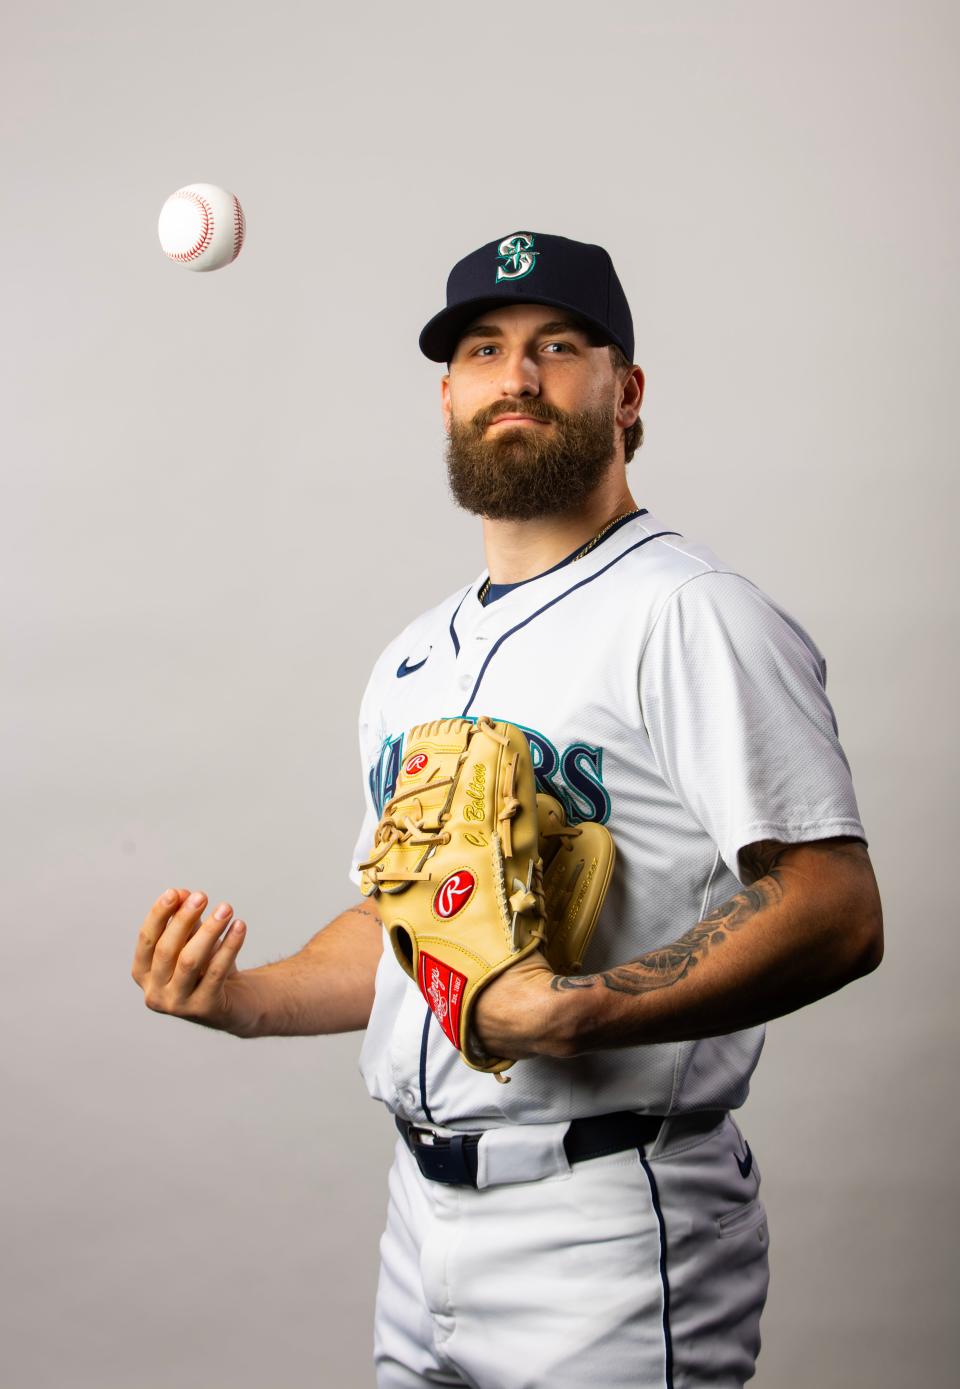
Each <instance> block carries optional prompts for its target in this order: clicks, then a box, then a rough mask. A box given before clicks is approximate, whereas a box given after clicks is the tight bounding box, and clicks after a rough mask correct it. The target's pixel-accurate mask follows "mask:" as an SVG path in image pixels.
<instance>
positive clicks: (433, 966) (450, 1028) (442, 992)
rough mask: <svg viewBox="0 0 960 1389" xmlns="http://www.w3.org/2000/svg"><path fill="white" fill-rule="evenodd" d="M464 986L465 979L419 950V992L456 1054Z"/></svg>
mask: <svg viewBox="0 0 960 1389" xmlns="http://www.w3.org/2000/svg"><path fill="white" fill-rule="evenodd" d="M466 986H467V978H466V975H464V974H458V973H457V971H456V970H455V969H451V968H450V966H449V965H445V964H444V963H443V962H442V961H441V960H435V959H434V958H433V956H432V955H427V954H425V953H424V952H423V951H422V950H421V952H420V992H421V993H422V994H423V996H424V998H425V999H426V1000H427V1002H428V1003H429V1004H430V1007H431V1008H432V1009H433V1015H434V1017H435V1018H436V1020H437V1022H438V1023H439V1024H440V1026H441V1027H442V1028H443V1030H444V1032H445V1033H446V1035H447V1037H449V1039H450V1041H451V1042H452V1043H453V1045H454V1046H455V1047H456V1048H457V1051H459V1050H460V1005H461V1003H462V1002H463V992H464V989H465V988H466Z"/></svg>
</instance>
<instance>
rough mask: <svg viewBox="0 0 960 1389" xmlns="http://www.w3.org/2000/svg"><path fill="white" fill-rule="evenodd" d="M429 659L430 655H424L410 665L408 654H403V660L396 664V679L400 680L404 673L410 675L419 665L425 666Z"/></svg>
mask: <svg viewBox="0 0 960 1389" xmlns="http://www.w3.org/2000/svg"><path fill="white" fill-rule="evenodd" d="M429 659H430V656H429V654H428V655H426V656H424V658H423V660H422V661H418V662H417V663H416V665H414V666H412V665H410V664H409V660H410V658H409V656H404V658H403V660H402V661H401V662H400V664H399V665H398V666H397V679H398V680H402V679H403V677H404V676H405V675H412V674H413V672H414V671H415V670H419V669H420V667H421V666H425V665H426V664H427V662H428V661H429Z"/></svg>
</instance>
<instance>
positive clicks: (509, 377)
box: [500, 348, 540, 396]
mask: <svg viewBox="0 0 960 1389" xmlns="http://www.w3.org/2000/svg"><path fill="white" fill-rule="evenodd" d="M500 393H501V395H511V396H521V395H539V394H540V373H539V372H538V370H537V364H536V362H535V361H534V359H533V357H531V355H530V354H529V352H526V351H524V350H523V349H522V348H517V350H516V351H515V352H509V353H507V354H506V355H505V356H504V358H503V374H502V376H501V378H500Z"/></svg>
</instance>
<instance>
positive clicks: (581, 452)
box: [446, 396, 616, 521]
mask: <svg viewBox="0 0 960 1389" xmlns="http://www.w3.org/2000/svg"><path fill="white" fill-rule="evenodd" d="M514 414H516V415H530V416H532V417H533V418H534V419H539V420H552V421H553V428H552V429H550V430H544V429H539V428H538V427H537V426H536V425H529V424H520V425H516V426H514V425H512V424H509V423H507V424H501V425H498V426H497V427H496V430H495V431H494V434H493V437H492V438H490V439H486V438H484V430H485V429H486V427H487V425H488V424H489V423H490V421H491V420H494V419H496V418H497V417H498V416H499V415H514ZM613 416H614V410H613V403H612V402H611V403H610V404H609V405H602V406H600V407H599V408H598V409H596V410H580V411H577V412H574V413H568V412H567V411H564V410H558V409H557V408H556V407H555V406H552V405H547V404H545V403H544V402H543V401H541V400H539V399H538V398H537V397H536V396H531V397H529V398H528V399H524V400H498V401H496V402H495V403H494V404H493V405H488V406H485V407H484V409H482V410H478V411H477V413H476V414H475V415H474V416H473V419H471V420H468V421H467V422H465V423H460V422H459V421H457V420H455V419H451V422H450V438H449V440H448V442H447V455H446V456H447V473H448V476H449V479H450V490H451V492H452V493H453V496H454V500H455V501H456V502H457V503H458V504H459V505H460V506H462V507H463V509H464V510H465V511H471V512H473V513H474V514H475V515H477V516H488V517H490V518H491V519H494V520H498V521H529V520H531V519H533V518H534V517H537V516H556V515H559V514H561V513H563V512H567V511H572V510H574V509H575V508H577V507H578V506H579V505H580V504H581V503H582V502H583V501H584V500H585V498H586V497H588V496H589V495H590V493H591V492H592V491H593V490H594V488H595V487H596V486H597V484H598V483H599V481H600V480H601V478H602V477H603V475H604V474H605V473H606V471H607V470H608V468H609V467H610V465H611V464H612V462H613V458H614V447H615V442H616V435H615V431H614V418H613Z"/></svg>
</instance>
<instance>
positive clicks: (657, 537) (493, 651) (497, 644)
mask: <svg viewBox="0 0 960 1389" xmlns="http://www.w3.org/2000/svg"><path fill="white" fill-rule="evenodd" d="M680 534H681V532H680V531H656V532H655V533H654V534H653V535H645V536H644V537H643V539H642V540H638V541H636V543H635V544H633V545H628V547H627V548H626V549H625V550H623V551H621V553H620V554H619V555H616V556H614V558H613V559H612V560H610V561H609V562H608V563H607V564H605V565H604V566H603V568H602V569H598V570H597V571H596V573H594V574H588V575H587V577H586V578H585V579H581V580H580V582H579V583H576V584H571V586H570V587H569V588H567V589H564V591H563V593H558V594H557V596H556V598H551V599H550V602H549V603H544V605H543V607H542V608H537V610H536V612H533V613H531V614H530V616H529V617H525V618H524V619H523V621H522V622H518V623H517V624H516V626H515V627H511V628H510V629H509V631H507V632H503V633H502V634H501V635H500V636H499V637H497V640H496V641H495V642H494V643H493V645H492V646H491V648H490V650H489V651H488V652H487V654H486V656H485V657H484V661H483V665H482V666H481V667H480V674H479V675H478V676H477V678H476V680H475V682H474V686H473V689H472V690H471V692H470V698H469V699H468V700H467V702H466V704H465V705H464V707H463V712H462V714H461V718H465V717H466V715H467V713H468V712H469V709H470V705H471V704H472V703H473V701H474V700H475V699H476V697H477V691H478V690H479V689H480V683H481V681H482V680H483V677H484V675H486V673H487V667H488V666H489V664H490V662H491V661H492V660H493V658H494V656H495V655H496V654H497V652H498V651H499V649H500V647H501V646H502V645H503V643H504V642H505V641H506V640H507V638H508V637H512V636H513V634H514V632H519V631H520V629H521V628H523V627H526V626H527V624H528V623H529V622H532V621H533V620H534V618H535V617H539V616H540V614H541V613H545V612H546V611H547V610H548V609H549V608H552V607H553V606H554V604H556V603H559V602H561V601H562V600H563V599H564V598H568V597H569V596H570V594H571V593H576V591H577V589H578V588H583V587H584V585H585V584H591V583H593V581H594V579H599V578H600V575H601V574H605V573H606V572H607V570H608V569H612V568H613V566H614V565H615V564H619V563H620V561H621V560H622V559H625V558H626V556H627V555H629V554H632V553H633V551H634V550H639V549H640V546H641V545H648V544H649V543H650V541H651V540H660V539H661V538H662V537H663V536H665V535H680Z"/></svg>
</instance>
